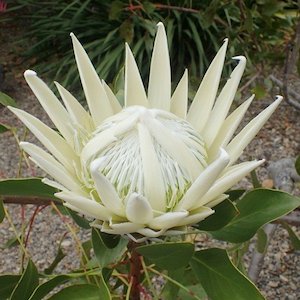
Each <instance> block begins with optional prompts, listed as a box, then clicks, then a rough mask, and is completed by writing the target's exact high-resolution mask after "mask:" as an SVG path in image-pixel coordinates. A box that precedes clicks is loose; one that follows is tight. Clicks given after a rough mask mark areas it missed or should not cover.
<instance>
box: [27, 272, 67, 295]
mask: <svg viewBox="0 0 300 300" xmlns="http://www.w3.org/2000/svg"><path fill="white" fill-rule="evenodd" d="M69 279H70V278H69V277H68V276H67V275H57V276H55V277H54V278H52V279H50V280H48V281H46V282H44V283H42V284H40V285H39V286H38V287H37V288H36V289H35V290H34V292H33V293H32V295H31V297H30V298H29V300H41V299H43V297H45V296H47V295H48V294H49V293H50V292H51V291H52V290H53V289H54V288H55V287H57V286H58V285H60V284H62V283H64V282H66V281H67V280H69Z"/></svg>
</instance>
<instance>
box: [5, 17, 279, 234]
mask: <svg viewBox="0 0 300 300" xmlns="http://www.w3.org/2000/svg"><path fill="white" fill-rule="evenodd" d="M157 27H158V31H157V35H156V38H155V42H154V48H153V54H152V60H151V68H150V76H149V85H148V94H146V92H145V88H144V86H143V83H142V80H141V77H140V74H139V71H138V67H137V65H136V62H135V60H134V57H133V54H132V52H131V51H130V49H129V47H128V45H126V60H125V106H124V107H123V108H122V107H121V106H120V104H119V102H118V101H117V99H116V97H115V95H114V94H113V93H112V91H111V90H110V88H109V87H108V85H107V84H106V83H105V82H104V81H101V80H100V79H99V77H98V75H97V73H96V71H95V69H94V68H93V66H92V64H91V62H90V60H89V58H88V56H87V54H86V52H85V51H84V49H83V47H82V46H81V45H80V43H79V41H78V40H77V39H76V37H75V36H74V35H73V34H71V37H72V41H73V46H74V52H75V58H76V62H77V66H78V70H79V74H80V78H81V82H82V85H83V89H84V93H85V96H86V100H87V103H88V107H89V112H88V111H86V110H85V109H84V108H83V107H82V106H81V105H80V103H79V102H78V101H77V100H76V99H75V98H74V97H73V96H72V95H71V94H70V93H69V92H68V91H67V90H65V89H64V88H63V87H62V86H61V85H59V84H58V83H56V86H57V88H58V91H59V93H60V96H61V98H62V101H63V103H64V106H63V105H62V104H61V102H60V101H59V100H58V99H57V98H56V96H55V95H54V94H53V92H52V91H51V90H50V89H49V88H48V87H47V86H46V84H45V83H44V82H43V81H42V80H41V79H39V78H38V77H37V75H36V73H35V72H33V71H26V72H25V78H26V81H27V82H28V84H29V86H30V87H31V89H32V91H33V92H34V94H35V95H36V97H37V98H38V100H39V102H40V103H41V105H42V106H43V108H44V109H45V111H46V112H47V114H48V115H49V117H50V119H51V120H52V121H53V123H54V125H55V126H56V128H57V130H58V131H59V133H58V132H57V131H56V130H53V129H51V128H50V127H48V126H46V125H45V124H43V123H42V122H41V121H39V120H38V119H37V118H36V117H34V116H32V115H30V114H28V113H26V112H25V111H22V110H19V109H16V108H12V107H11V108H10V109H11V111H12V112H14V113H15V114H16V115H17V116H18V117H19V118H20V119H21V120H22V122H23V123H24V124H25V125H26V126H27V127H28V128H29V129H30V130H31V131H32V133H33V134H34V135H35V136H36V137H37V138H38V139H39V140H40V141H41V143H42V144H43V145H44V146H45V147H46V148H47V150H48V151H49V152H50V154H49V153H48V152H46V151H44V150H43V149H42V148H40V147H38V146H36V145H33V144H31V143H27V142H21V143H20V145H21V147H22V148H23V149H24V150H25V151H26V152H27V153H28V154H29V155H30V158H31V160H32V161H34V162H35V163H36V164H37V165H38V166H39V167H40V168H42V169H43V170H44V171H46V172H47V173H48V174H49V175H50V176H51V177H52V178H53V179H54V181H53V180H50V179H44V182H45V183H46V184H49V185H51V186H54V187H56V188H58V189H59V190H61V192H59V193H57V194H56V196H57V197H58V198H60V199H62V200H63V201H64V204H65V205H66V206H67V207H69V208H71V209H72V210H75V211H77V212H79V213H82V214H84V215H86V216H88V217H91V218H94V219H95V221H94V222H93V223H92V225H93V226H96V227H98V228H100V229H101V230H102V231H103V232H106V233H111V234H121V235H123V234H125V235H128V236H129V237H131V238H133V239H134V238H137V237H139V238H141V236H142V237H143V236H144V237H152V238H155V237H158V236H161V235H168V234H176V233H177V234H178V233H183V232H185V230H186V226H187V225H192V224H195V223H198V222H199V221H201V220H203V219H204V218H206V217H207V216H209V215H211V214H213V213H214V210H213V209H212V207H214V206H215V205H217V204H218V203H220V202H221V201H223V200H224V199H225V198H226V197H227V196H226V195H225V194H224V192H225V191H227V190H228V189H229V188H231V187H232V186H233V185H234V184H235V183H237V182H238V181H239V180H240V179H241V178H243V177H244V176H245V175H246V174H247V173H249V172H251V171H252V170H253V169H254V168H256V167H257V166H259V165H260V164H261V163H262V162H263V161H251V162H243V163H240V164H235V162H236V161H237V159H238V158H239V156H240V155H241V153H242V152H243V150H244V148H245V147H246V146H247V144H248V143H249V142H250V141H251V140H252V139H253V137H254V136H255V135H256V133H257V132H258V131H259V129H260V128H261V127H262V126H263V124H264V123H265V122H266V120H267V119H268V118H269V117H270V115H271V114H272V113H273V112H274V110H275V109H276V107H277V106H278V104H279V102H280V101H281V97H278V99H277V100H276V101H275V102H274V103H272V104H271V105H270V106H269V107H268V108H266V109H265V110H264V111H263V112H261V113H260V114H259V115H258V116H257V117H255V118H254V119H253V120H252V121H251V122H249V123H248V124H247V125H246V126H245V127H244V128H243V129H242V130H241V131H240V132H239V133H238V134H237V135H236V136H235V137H234V138H233V135H234V132H235V131H236V129H237V127H238V125H239V124H240V122H241V120H242V118H243V116H244V114H245V112H246V110H247V108H248V107H249V105H250V103H251V101H252V99H253V96H252V97H250V98H249V99H248V100H247V101H245V102H244V103H243V104H242V105H241V106H239V107H238V108H237V109H236V110H235V111H233V112H232V113H231V114H229V115H228V113H229V108H230V106H231V103H232V101H233V99H234V95H235V93H236V90H237V87H238V84H239V81H240V79H241V76H242V73H243V71H244V68H245V64H246V59H245V57H243V56H238V57H234V59H236V60H238V62H239V63H238V65H237V66H236V68H235V69H234V70H233V72H232V74H231V76H230V78H229V79H228V80H227V83H226V84H225V86H224V87H223V89H222V90H221V92H220V93H219V95H218V97H217V91H218V86H219V81H220V77H221V73H222V68H223V64H224V58H225V52H226V47H227V40H225V41H224V44H223V46H222V47H221V49H220V50H219V52H218V53H217V55H216V57H215V58H214V60H213V61H212V63H211V65H210V67H209V69H208V70H207V73H206V74H205V76H204V78H203V80H202V83H201V85H200V87H199V89H198V91H197V93H196V96H195V98H194V100H193V102H192V104H191V106H190V108H189V110H188V75H187V71H185V72H184V74H183V76H182V79H181V80H180V82H179V84H178V86H177V88H176V89H175V91H174V93H173V95H171V75H170V74H171V72H170V61H169V53H168V45H167V38H166V33H165V29H164V26H163V24H162V23H159V24H158V26H157ZM187 110H188V112H187Z"/></svg>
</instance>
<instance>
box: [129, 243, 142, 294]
mask: <svg viewBox="0 0 300 300" xmlns="http://www.w3.org/2000/svg"><path fill="white" fill-rule="evenodd" d="M137 246H139V244H137V243H134V242H130V243H129V245H128V250H129V252H130V254H131V257H130V260H129V261H130V273H129V278H130V282H131V284H132V285H131V291H130V299H131V300H140V279H141V273H142V262H141V255H140V254H139V253H138V252H136V247H137Z"/></svg>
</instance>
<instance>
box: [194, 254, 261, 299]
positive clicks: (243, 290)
mask: <svg viewBox="0 0 300 300" xmlns="http://www.w3.org/2000/svg"><path fill="white" fill-rule="evenodd" d="M190 264H191V267H192V269H193V271H194V273H195V274H196V276H197V277H198V279H199V281H200V282H201V285H202V286H203V288H204V289H205V291H206V293H207V295H208V297H209V299H211V300H241V299H251V300H263V299H264V297H263V296H262V295H261V294H260V292H259V290H258V289H257V288H256V287H255V285H254V284H253V283H252V282H251V281H249V280H248V279H247V277H246V276H244V275H243V274H242V273H241V272H240V271H239V270H238V269H237V268H235V267H234V265H233V264H232V263H231V261H230V259H229V257H228V255H227V253H226V251H225V250H222V249H216V248H212V249H207V250H202V251H198V252H196V253H195V255H194V257H193V258H192V260H191V263H190Z"/></svg>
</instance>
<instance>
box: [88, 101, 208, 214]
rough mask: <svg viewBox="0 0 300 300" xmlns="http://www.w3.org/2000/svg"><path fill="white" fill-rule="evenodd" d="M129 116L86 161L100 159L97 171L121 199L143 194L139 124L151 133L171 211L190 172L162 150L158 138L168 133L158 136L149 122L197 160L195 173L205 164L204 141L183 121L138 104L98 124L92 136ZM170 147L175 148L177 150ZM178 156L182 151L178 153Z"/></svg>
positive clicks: (183, 190) (186, 185)
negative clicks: (128, 121)
mask: <svg viewBox="0 0 300 300" xmlns="http://www.w3.org/2000/svg"><path fill="white" fill-rule="evenodd" d="M129 115H131V116H136V117H135V118H134V117H133V118H134V122H132V124H131V125H130V126H128V128H127V130H126V131H124V132H122V133H121V134H120V135H119V134H118V132H116V133H115V136H116V140H115V141H114V142H113V143H110V144H109V145H108V146H107V147H104V148H103V149H101V150H100V151H95V153H96V154H95V155H94V156H93V157H92V159H91V160H89V163H91V162H92V161H93V160H95V159H99V158H103V162H102V163H101V167H99V172H101V173H102V174H103V175H105V176H106V177H107V178H108V179H109V181H110V182H111V183H112V184H113V185H114V186H115V188H116V191H117V192H118V194H119V196H120V198H121V199H124V198H125V197H126V196H127V195H128V194H130V193H133V192H136V193H138V194H141V195H145V191H144V186H145V179H144V173H143V161H142V153H141V151H142V150H141V146H140V145H141V141H140V136H139V130H138V127H139V124H141V123H142V124H143V125H144V126H145V127H146V129H147V130H148V132H149V134H150V136H151V139H152V143H153V147H154V149H155V153H156V156H157V160H158V162H159V165H160V171H161V173H162V180H163V183H164V186H165V191H166V196H165V198H166V199H165V200H166V206H167V207H168V210H172V207H174V206H175V205H176V203H178V201H179V200H180V199H181V197H182V195H183V194H184V192H185V191H186V189H187V188H188V187H189V186H190V185H191V183H192V182H193V180H194V178H192V175H191V173H190V171H189V170H188V169H187V168H186V167H185V166H184V165H183V164H182V163H181V162H180V161H178V160H176V157H174V156H172V151H170V149H166V147H165V145H164V144H163V143H162V140H161V139H162V138H163V139H168V136H163V137H162V135H161V133H162V132H161V131H160V132H158V131H156V130H155V129H153V128H155V126H151V125H153V124H152V123H153V122H158V125H157V126H158V127H159V126H161V129H162V130H167V131H168V134H169V135H171V136H174V137H175V136H176V139H177V140H178V141H179V140H181V141H182V143H183V144H184V145H185V146H186V147H187V149H189V155H190V156H191V157H194V158H196V160H197V161H198V162H199V166H198V175H199V174H200V173H201V171H203V170H204V169H205V168H206V166H207V163H206V160H207V155H206V150H205V144H204V142H203V140H202V138H201V136H200V135H199V134H198V133H197V132H196V131H195V130H194V129H193V128H192V126H191V125H190V124H189V123H188V122H186V121H185V120H183V119H180V118H178V117H176V116H175V115H173V114H171V113H166V112H164V111H160V110H157V109H146V108H142V107H135V108H134V109H133V108H132V107H131V108H129V109H124V110H123V111H122V112H120V113H119V114H117V115H115V116H114V117H113V118H110V119H108V120H107V121H105V122H104V123H103V124H102V125H101V126H99V127H98V128H97V129H96V130H95V132H94V137H96V136H97V135H98V134H105V131H113V130H114V128H115V127H117V126H118V124H119V123H120V122H122V121H123V120H124V119H125V118H128V116H129ZM150 126H151V127H150ZM157 130H159V128H158V129H157ZM173 147H176V146H173ZM174 150H176V151H177V149H174ZM182 155H184V154H183V153H182Z"/></svg>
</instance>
